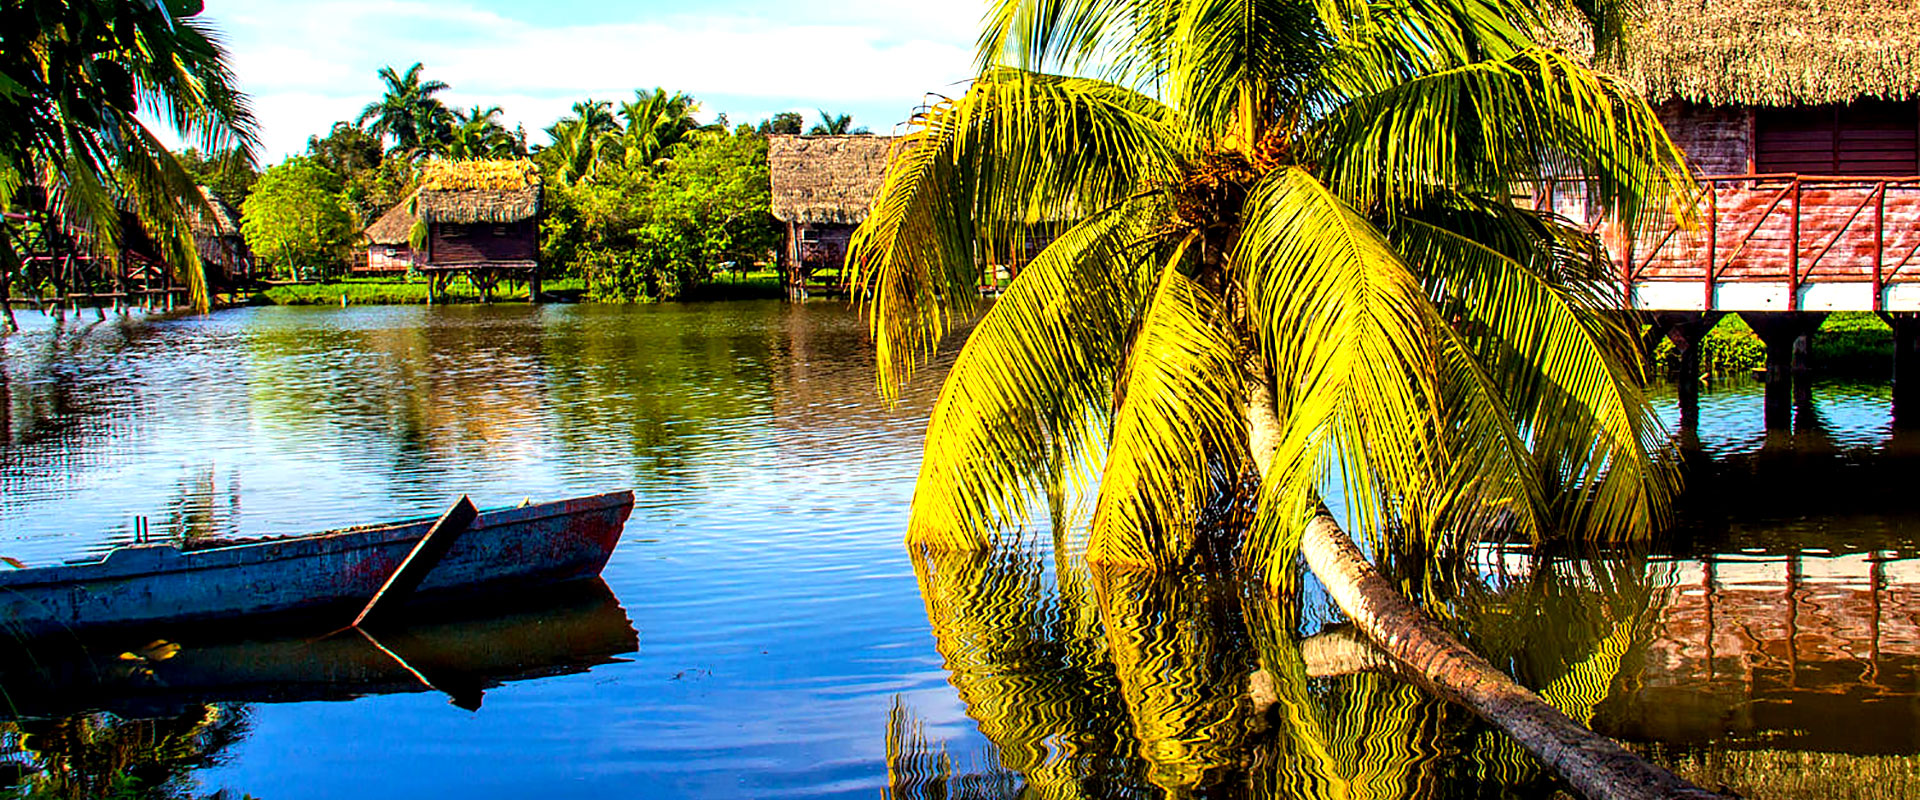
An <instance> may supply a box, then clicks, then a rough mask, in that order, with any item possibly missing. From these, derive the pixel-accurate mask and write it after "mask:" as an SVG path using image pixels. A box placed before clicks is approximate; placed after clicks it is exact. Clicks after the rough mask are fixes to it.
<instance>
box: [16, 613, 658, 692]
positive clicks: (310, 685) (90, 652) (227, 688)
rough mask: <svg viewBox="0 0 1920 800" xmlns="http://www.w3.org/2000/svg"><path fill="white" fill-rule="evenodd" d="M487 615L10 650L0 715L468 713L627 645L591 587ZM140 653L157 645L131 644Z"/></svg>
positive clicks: (612, 657)
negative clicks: (327, 710)
mask: <svg viewBox="0 0 1920 800" xmlns="http://www.w3.org/2000/svg"><path fill="white" fill-rule="evenodd" d="M491 605H492V607H491V608H489V607H488V606H487V605H486V604H484V603H483V604H482V605H479V606H476V605H474V603H473V602H471V601H469V602H466V603H464V604H463V605H462V607H460V608H459V609H458V610H457V611H456V610H448V609H441V610H438V611H437V612H436V611H429V612H428V613H425V614H422V615H418V616H416V617H415V618H413V619H410V620H409V621H408V623H407V624H406V625H405V626H404V627H402V628H399V629H397V630H389V629H379V630H378V631H377V632H375V633H374V634H372V635H363V634H355V633H353V632H348V633H346V634H338V635H323V634H325V631H324V630H318V629H309V628H299V629H295V630H286V629H281V628H273V629H269V630H249V629H244V628H243V629H234V628H231V627H226V628H220V627H211V628H210V627H206V626H194V627H186V628H181V627H165V626H156V627H153V628H151V629H149V630H143V631H139V632H137V633H126V634H111V635H108V636H103V637H97V638H89V639H84V640H74V639H59V638H47V639H38V640H33V641H29V642H24V643H12V642H10V643H9V644H10V645H13V646H11V647H9V648H8V649H7V650H6V652H5V655H3V656H0V688H3V689H4V699H5V700H6V702H7V705H6V706H5V709H4V710H5V712H6V715H8V716H13V717H60V716H66V715H70V714H76V713H84V712H92V711H111V712H113V713H116V714H118V715H120V716H122V717H146V716H169V715H174V714H178V713H182V712H181V709H186V708H192V707H195V706H199V705H204V704H211V703H229V702H253V703H285V702H304V701H312V700H348V699H352V698H355V697H361V696H365V695H370V694H393V693H401V692H422V691H429V690H432V691H440V692H444V693H446V694H447V695H449V696H450V697H451V698H452V701H453V702H454V703H455V704H456V705H459V706H461V707H463V708H469V709H477V708H479V706H480V696H481V693H482V691H484V690H485V689H489V688H492V687H495V686H499V685H501V684H503V683H507V682H511V681H519V680H527V679H532V678H543V677H550V676H554V675H567V674H574V673H580V672H585V671H587V670H589V669H591V668H593V667H597V666H600V665H603V664H609V663H614V662H616V661H619V660H621V659H619V658H618V656H620V655H623V654H626V653H631V652H634V651H635V650H637V649H638V648H639V636H638V634H637V633H636V632H635V631H634V629H633V624H632V623H631V622H630V621H629V620H628V618H627V614H626V612H625V611H624V610H623V609H621V607H620V604H619V603H618V602H617V601H616V600H615V599H614V596H613V593H612V592H611V591H609V590H608V589H607V586H606V584H605V583H602V582H601V581H599V580H598V579H595V580H592V581H582V582H579V583H576V584H573V585H567V586H560V587H555V588H553V589H551V590H546V591H545V593H544V594H543V595H542V596H539V597H534V598H529V597H525V596H521V597H516V598H514V599H513V600H512V601H510V603H508V604H502V603H500V602H499V601H495V602H494V603H492V604H491ZM152 642H160V643H164V644H163V645H162V646H160V647H155V646H151V645H149V644H142V643H152ZM156 650H158V651H159V652H158V653H157V654H152V651H156Z"/></svg>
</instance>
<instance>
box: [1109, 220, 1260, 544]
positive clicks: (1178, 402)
mask: <svg viewBox="0 0 1920 800" xmlns="http://www.w3.org/2000/svg"><path fill="white" fill-rule="evenodd" d="M1182 252H1184V248H1182ZM1186 266H1187V265H1185V264H1183V263H1182V258H1181V254H1180V253H1176V255H1175V256H1174V258H1172V259H1170V260H1169V261H1168V263H1167V265H1166V266H1165V267H1164V268H1163V269H1162V271H1161V276H1160V279H1159V282H1158V283H1159V285H1158V287H1157V288H1156V289H1155V290H1154V293H1153V300H1152V303H1151V305H1149V307H1148V309H1147V313H1146V316H1145V318H1144V319H1143V320H1142V321H1141V324H1140V330H1139V332H1138V333H1137V334H1136V335H1135V337H1134V340H1133V346H1132V349H1131V352H1130V353H1129V355H1128V357H1127V362H1126V369H1125V371H1124V373H1123V374H1124V376H1125V377H1124V381H1123V385H1122V386H1121V389H1120V395H1121V397H1122V398H1123V399H1122V401H1121V404H1120V411H1119V414H1118V415H1116V417H1115V419H1114V425H1113V439H1112V442H1111V444H1110V445H1109V446H1108V450H1107V465H1106V470H1105V472H1104V473H1103V474H1102V475H1101V479H1100V485H1101V491H1100V498H1099V501H1098V504H1097V505H1096V506H1095V508H1094V515H1093V530H1092V532H1091V534H1090V535H1089V536H1088V539H1087V560H1088V561H1090V562H1093V563H1096V564H1109V565H1131V566H1145V567H1156V568H1161V567H1167V566H1171V565H1172V563H1173V562H1175V561H1177V560H1178V559H1180V558H1183V557H1184V556H1185V555H1186V554H1187V553H1188V552H1189V551H1190V550H1192V549H1193V542H1194V536H1195V529H1196V526H1197V524H1198V523H1199V520H1200V512H1201V510H1202V508H1203V507H1204V506H1205V505H1206V503H1207V500H1208V498H1209V497H1210V496H1211V495H1213V494H1216V493H1217V491H1218V488H1217V487H1218V486H1219V484H1220V483H1221V480H1220V477H1219V476H1226V478H1227V479H1233V478H1237V477H1238V476H1239V474H1240V472H1241V465H1242V464H1243V463H1244V462H1245V461H1246V458H1245V455H1244V453H1245V451H1246V441H1247V434H1246V414H1245V411H1244V409H1245V407H1246V393H1245V391H1244V389H1242V387H1241V384H1240V375H1241V367H1240V359H1239V357H1238V355H1237V353H1236V350H1237V347H1236V344H1235V342H1234V337H1233V335H1232V334H1231V333H1230V332H1229V330H1228V329H1227V328H1226V325H1225V319H1224V313H1225V311H1224V309H1223V308H1222V306H1221V304H1220V303H1219V302H1218V301H1217V300H1215V299H1214V298H1213V297H1212V296H1211V295H1209V294H1208V293H1207V292H1206V291H1205V290H1203V289H1201V288H1200V286H1199V285H1198V284H1196V283H1194V282H1193V280H1192V279H1191V278H1188V277H1187V276H1186V275H1184V274H1182V272H1181V270H1182V269H1184V268H1185V267H1186Z"/></svg>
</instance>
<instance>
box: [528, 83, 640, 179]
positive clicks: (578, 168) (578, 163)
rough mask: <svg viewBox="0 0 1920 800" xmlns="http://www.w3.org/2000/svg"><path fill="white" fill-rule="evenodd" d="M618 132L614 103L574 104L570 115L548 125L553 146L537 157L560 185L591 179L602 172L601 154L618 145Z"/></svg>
mask: <svg viewBox="0 0 1920 800" xmlns="http://www.w3.org/2000/svg"><path fill="white" fill-rule="evenodd" d="M619 129H620V126H619V124H618V123H617V122H616V121H615V120H614V117H613V103H611V102H608V101H606V100H592V99H588V100H582V101H580V102H578V103H574V104H573V114H572V115H571V116H565V117H561V118H560V119H559V120H558V121H556V122H554V123H553V124H552V125H549V126H547V136H548V137H550V138H551V139H552V143H551V144H548V145H547V146H546V147H544V148H541V150H540V152H539V154H538V156H537V157H538V159H539V161H540V162H541V165H542V167H543V168H544V170H545V172H546V174H547V175H548V176H549V177H552V178H553V179H554V180H555V181H557V182H559V183H562V184H573V183H577V182H579V181H584V180H588V179H590V178H592V177H593V176H594V175H595V174H596V173H598V172H599V170H600V163H601V161H602V153H604V152H607V151H611V150H613V149H615V148H617V147H618V146H619Z"/></svg>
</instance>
